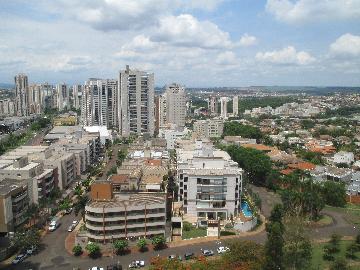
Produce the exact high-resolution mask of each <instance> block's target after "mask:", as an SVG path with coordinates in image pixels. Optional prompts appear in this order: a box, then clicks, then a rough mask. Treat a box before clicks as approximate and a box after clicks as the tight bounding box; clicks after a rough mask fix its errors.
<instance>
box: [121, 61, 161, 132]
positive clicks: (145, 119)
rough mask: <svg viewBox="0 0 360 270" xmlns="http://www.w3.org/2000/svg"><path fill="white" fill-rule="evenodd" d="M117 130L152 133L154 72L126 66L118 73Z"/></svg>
mask: <svg viewBox="0 0 360 270" xmlns="http://www.w3.org/2000/svg"><path fill="white" fill-rule="evenodd" d="M118 105H119V110H118V119H119V131H120V133H121V135H122V136H129V135H130V134H131V133H135V134H144V133H148V134H150V135H154V129H155V125H154V124H155V123H154V74H153V73H147V72H144V71H138V70H131V69H130V68H129V66H126V69H125V70H122V71H120V73H119V96H118Z"/></svg>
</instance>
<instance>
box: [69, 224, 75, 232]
mask: <svg viewBox="0 0 360 270" xmlns="http://www.w3.org/2000/svg"><path fill="white" fill-rule="evenodd" d="M74 228H75V227H74V226H73V225H72V224H71V225H70V226H69V227H68V232H72V231H73V230H74Z"/></svg>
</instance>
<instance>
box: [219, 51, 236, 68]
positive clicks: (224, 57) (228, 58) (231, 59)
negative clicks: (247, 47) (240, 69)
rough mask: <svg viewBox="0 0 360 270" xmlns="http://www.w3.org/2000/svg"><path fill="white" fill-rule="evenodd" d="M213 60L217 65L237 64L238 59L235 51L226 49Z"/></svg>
mask: <svg viewBox="0 0 360 270" xmlns="http://www.w3.org/2000/svg"><path fill="white" fill-rule="evenodd" d="M215 62H216V63H217V64H218V65H224V66H227V65H236V64H238V60H237V57H236V55H235V53H233V52H231V51H226V52H223V53H220V54H219V55H218V56H217V57H216V61H215Z"/></svg>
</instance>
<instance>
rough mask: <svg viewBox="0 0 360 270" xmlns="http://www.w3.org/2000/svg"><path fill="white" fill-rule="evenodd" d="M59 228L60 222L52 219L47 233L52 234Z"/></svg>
mask: <svg viewBox="0 0 360 270" xmlns="http://www.w3.org/2000/svg"><path fill="white" fill-rule="evenodd" d="M59 226H60V222H59V220H58V219H57V218H55V219H53V220H52V221H51V222H50V225H49V231H50V232H53V231H55V230H56V229H57V228H58V227H59Z"/></svg>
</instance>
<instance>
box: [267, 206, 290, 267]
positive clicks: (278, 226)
mask: <svg viewBox="0 0 360 270" xmlns="http://www.w3.org/2000/svg"><path fill="white" fill-rule="evenodd" d="M283 214H284V211H283V207H282V205H280V204H277V205H275V206H274V208H273V210H272V211H271V215H270V217H269V223H268V224H266V232H267V241H266V243H265V265H264V269H265V270H273V269H280V270H281V269H284V266H283V256H284V254H283V253H284V252H283V249H284V238H283V234H284V230H285V228H284V225H283V223H282V219H283Z"/></svg>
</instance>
